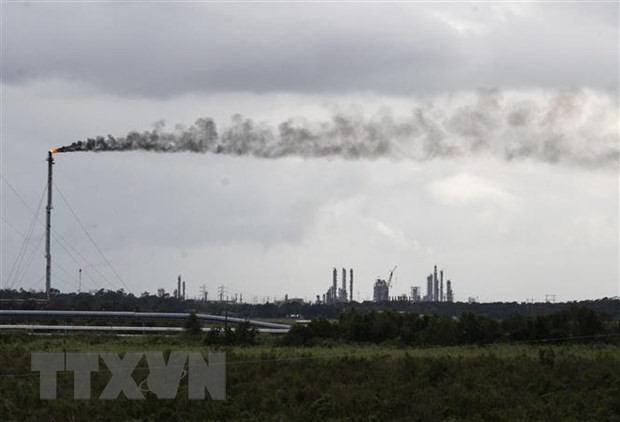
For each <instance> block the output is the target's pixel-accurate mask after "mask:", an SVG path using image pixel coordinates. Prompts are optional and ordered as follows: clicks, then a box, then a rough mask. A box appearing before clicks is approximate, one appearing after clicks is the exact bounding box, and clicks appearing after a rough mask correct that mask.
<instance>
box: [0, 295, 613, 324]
mask: <svg viewBox="0 0 620 422" xmlns="http://www.w3.org/2000/svg"><path fill="white" fill-rule="evenodd" d="M0 299H2V302H0V309H73V310H84V311H90V310H93V311H94V310H107V311H142V312H191V311H194V312H204V313H211V314H216V315H223V314H224V313H228V315H230V316H239V317H243V318H286V317H288V316H289V315H302V316H303V317H305V318H316V317H325V318H331V319H335V318H338V317H339V316H340V314H341V313H342V312H343V311H345V310H350V309H356V310H358V311H360V312H369V311H371V310H375V311H381V310H383V309H386V308H390V309H393V310H394V311H403V312H409V313H417V314H420V315H439V316H457V317H458V316H460V315H461V314H463V313H467V312H469V313H473V314H476V315H485V316H488V317H491V318H506V317H510V316H512V315H523V316H536V315H549V314H551V313H553V312H557V311H561V310H566V309H569V308H570V307H571V306H574V305H579V306H584V307H586V308H588V309H591V310H593V311H594V312H597V313H600V314H605V315H606V316H607V317H608V318H609V319H614V320H620V298H617V297H616V298H603V299H598V300H585V301H579V302H563V303H546V302H539V303H518V302H496V303H464V302H455V303H445V302H444V303H437V302H419V303H414V302H384V303H375V302H363V303H357V302H354V303H343V304H335V305H321V304H310V303H299V302H288V303H284V302H283V303H262V304H250V303H229V302H217V301H212V302H204V301H196V300H179V299H176V298H174V297H169V296H164V297H159V296H155V295H152V294H149V293H148V292H144V293H142V294H141V295H140V296H135V295H133V294H131V293H127V292H125V291H124V290H122V289H121V290H117V291H112V290H105V289H101V290H99V291H97V292H95V293H92V294H91V293H79V294H78V293H60V292H58V291H54V295H53V296H52V300H51V301H50V302H49V303H44V302H40V301H42V300H44V299H45V295H44V294H43V293H42V292H31V291H25V290H6V289H5V290H0ZM37 301H39V302H37Z"/></svg>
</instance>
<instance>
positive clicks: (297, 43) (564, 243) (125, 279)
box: [0, 1, 619, 302]
mask: <svg viewBox="0 0 620 422" xmlns="http://www.w3.org/2000/svg"><path fill="white" fill-rule="evenodd" d="M618 22H619V11H618V3H617V2H607V3H593V2H583V3H574V2H571V3H550V4H546V5H544V4H539V3H476V2H472V3H391V4H380V3H374V4H371V3H359V4H355V3H298V4H278V3H259V4H249V3H235V4H223V3H183V4H178V3H177V4H175V3H173V2H170V3H138V2H133V3H132V2H113V3H96V2H95V3H87V4H79V3H74V2H64V3H63V2H58V3H45V4H41V3H39V4H38V3H37V2H34V1H33V2H23V3H22V2H15V3H8V2H2V85H1V87H2V139H1V140H2V142H1V148H2V149H1V152H2V157H1V159H0V161H1V163H0V164H1V174H2V177H3V179H2V181H1V189H2V191H1V192H2V203H1V209H0V211H1V216H2V221H1V224H2V225H1V227H2V234H1V235H2V237H1V242H2V243H1V245H2V252H1V258H2V261H1V274H2V286H13V287H14V288H15V287H17V288H25V289H31V288H34V289H42V288H43V287H44V284H45V281H44V274H45V262H44V257H43V242H42V239H43V224H41V223H40V222H36V223H35V226H34V229H33V231H32V235H30V236H28V233H29V227H30V225H31V223H32V221H33V216H32V214H31V213H30V211H29V209H28V208H26V206H25V205H24V204H23V203H22V202H21V200H20V198H21V199H23V200H24V201H25V202H26V203H27V205H28V207H29V208H30V209H32V210H34V211H36V210H37V207H38V205H39V201H40V200H41V198H42V195H43V193H44V190H45V184H46V171H47V168H46V163H45V158H46V152H47V150H48V149H49V148H52V147H59V146H62V145H66V144H69V143H71V142H74V141H77V140H81V139H86V138H88V137H93V136H97V135H104V136H105V135H108V134H111V135H113V136H116V137H119V136H124V135H126V134H127V133H128V132H129V131H132V130H138V131H145V130H151V129H152V128H153V124H154V123H155V122H156V121H158V120H160V119H163V120H165V122H166V128H167V130H168V131H177V132H178V131H180V130H181V128H182V127H185V128H187V127H189V126H190V125H192V124H193V123H194V122H195V121H196V120H197V119H198V118H201V117H210V118H212V119H213V120H214V122H215V123H216V125H217V130H218V132H219V133H220V134H224V133H226V131H227V130H229V128H230V127H231V126H232V125H233V124H234V123H233V121H232V120H231V116H233V115H235V114H237V113H240V114H241V115H243V116H244V118H248V119H252V121H253V122H254V123H253V124H254V126H253V127H254V128H259V129H260V130H265V131H267V132H269V133H271V134H273V135H274V136H275V137H277V136H278V133H280V132H279V125H280V123H282V122H284V121H290V122H295V124H297V125H301V126H302V127H304V128H312V129H313V130H314V129H316V130H317V132H316V133H320V134H324V133H328V134H330V135H329V139H327V138H326V139H325V140H320V142H323V141H324V142H325V143H329V142H332V143H334V142H335V143H339V142H344V141H342V139H341V138H347V139H346V142H353V143H357V142H360V143H362V142H365V140H364V139H366V137H367V136H369V135H368V130H370V129H368V130H366V131H361V132H360V131H357V130H358V129H359V128H360V127H362V128H369V127H370V128H371V129H372V130H371V131H372V133H375V131H378V132H377V133H379V134H380V135H378V136H380V137H381V139H383V140H385V141H386V142H394V143H393V144H391V145H392V147H391V148H390V153H389V154H386V155H384V156H380V157H376V158H372V159H348V158H350V157H348V158H347V157H344V158H343V157H342V156H340V155H339V154H335V155H333V156H330V157H327V158H307V157H300V156H296V154H291V155H289V156H287V157H286V158H279V159H263V158H256V157H254V156H252V155H244V156H236V155H227V154H218V155H214V154H210V153H207V154H199V153H170V154H167V153H149V152H140V151H132V152H101V153H93V152H73V153H66V154H57V155H56V156H55V160H56V165H55V166H54V178H55V185H56V186H55V187H56V190H55V191H54V210H53V225H54V227H55V231H56V233H55V236H54V238H53V250H52V254H53V258H54V265H53V281H52V284H53V286H54V287H56V288H58V289H60V290H62V291H72V290H75V289H76V288H77V280H78V269H79V268H83V270H84V277H83V279H82V283H83V289H85V290H86V289H94V288H110V289H115V290H116V289H119V288H125V289H126V290H127V289H128V288H129V289H130V290H131V291H132V292H133V293H134V294H140V293H142V292H143V291H145V290H146V291H150V292H155V291H156V290H157V288H160V287H163V288H165V289H166V290H167V291H171V290H172V289H174V288H175V287H176V286H175V284H176V276H177V275H178V274H182V276H183V278H184V279H185V280H186V282H187V289H188V294H189V295H190V296H194V295H198V293H199V289H200V286H201V285H203V284H204V285H205V286H206V288H207V290H208V292H209V296H210V297H215V295H216V292H217V287H218V286H219V285H221V284H223V285H224V286H226V290H227V292H228V294H229V295H234V294H235V293H242V294H243V297H244V300H245V301H248V302H252V301H254V300H256V301H259V302H261V301H263V298H265V297H267V296H269V297H270V299H271V300H273V297H274V296H277V297H279V298H282V297H283V296H284V294H289V296H291V297H304V298H307V299H314V297H315V295H317V294H323V293H325V291H326V290H327V288H328V287H329V285H330V283H331V272H332V268H333V267H338V268H339V269H340V268H342V267H346V268H353V269H354V270H355V288H354V297H355V298H356V299H358V298H359V299H360V300H363V299H366V298H371V297H372V284H373V282H374V280H375V279H376V278H377V277H382V278H385V277H386V276H387V274H388V270H389V269H390V268H391V267H393V266H394V265H398V269H397V271H396V273H395V277H396V283H395V288H394V290H393V294H401V293H404V292H408V291H409V287H410V286H422V287H423V290H424V293H425V287H426V284H425V277H426V275H427V274H428V273H430V272H431V271H432V266H433V265H434V264H435V263H436V264H437V265H438V266H439V267H440V268H443V269H444V271H445V275H446V277H447V278H449V279H451V280H452V281H453V287H454V291H455V295H456V298H457V300H467V298H468V297H470V296H471V297H478V298H479V300H481V301H493V300H504V301H513V300H516V301H524V300H526V299H528V298H534V299H535V300H543V299H544V295H545V294H555V295H556V297H557V300H577V299H593V298H600V297H611V296H617V295H619V258H618V256H619V226H618V211H619V210H618V208H619V206H618V204H619V186H618V177H619V172H618V122H619V120H618V94H619V93H618V89H619V88H618V86H619V85H618V78H619V76H618V75H619V68H618V62H619V57H618V50H619V42H618ZM289 119H290V120H289ZM343 121H345V122H353V123H354V124H353V126H351V127H352V128H353V129H351V131H350V132H345V131H343V127H344V126H343V124H342V122H343ZM394 122H395V123H394ZM347 124H348V123H347ZM177 125H181V126H177ZM345 126H346V125H345ZM347 127H349V126H347ZM386 127H389V128H390V130H387V129H386ZM317 128H322V129H320V130H319V129H317ZM325 128H327V129H325ZM377 128H378V129H377ZM403 128H405V129H406V130H405V129H403ZM322 136H323V135H321V138H322ZM358 138H360V139H358ZM362 138H364V139H362ZM396 138H398V140H397V141H394V139H396ZM420 142H422V143H423V146H424V147H423V148H422V149H421V151H422V153H419V151H418V152H416V151H417V150H416V148H417V147H416V146H417V145H420ZM455 151H456V152H455ZM12 188H13V189H15V190H16V191H17V193H18V194H19V197H18V195H16V194H15V192H13V190H12ZM65 199H66V202H65ZM67 203H68V205H67ZM74 214H75V215H77V217H78V219H79V222H78V221H76V218H74ZM39 217H40V218H41V220H43V218H44V206H43V207H41V208H40V210H39ZM83 228H84V229H85V230H83ZM85 231H86V232H87V233H88V235H87V234H85ZM88 236H90V237H91V238H92V239H94V241H95V243H96V244H97V247H98V248H99V249H100V250H101V251H102V252H103V255H104V256H105V258H104V257H102V256H101V254H100V253H99V252H98V251H97V249H96V248H95V247H94V246H93V244H92V243H91V241H90V239H89V237H88ZM25 238H28V240H29V243H26V246H27V247H25V249H24V250H23V251H22V252H20V251H21V249H22V245H23V244H24V243H25V242H24V239H25ZM37 248H39V249H37ZM22 255H23V259H21V260H20V259H19V257H20V256H22ZM106 260H108V261H109V263H110V264H111V266H112V267H113V269H114V271H116V274H115V272H114V271H113V270H112V269H111V268H110V266H109V265H108V264H107V263H106Z"/></svg>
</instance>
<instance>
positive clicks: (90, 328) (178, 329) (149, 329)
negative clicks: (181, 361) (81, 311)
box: [0, 324, 288, 334]
mask: <svg viewBox="0 0 620 422" xmlns="http://www.w3.org/2000/svg"><path fill="white" fill-rule="evenodd" d="M0 330H25V331H109V332H149V333H152V332H157V333H160V332H175V333H178V332H183V331H185V328H183V327H125V326H122V325H119V326H109V325H45V324H6V325H0ZM211 330H212V328H210V327H204V328H202V331H204V332H207V331H211ZM232 330H233V331H234V330H235V328H234V327H233V328H232ZM257 330H258V331H259V332H261V333H271V334H286V333H287V332H288V330H284V329H276V328H258V329H257Z"/></svg>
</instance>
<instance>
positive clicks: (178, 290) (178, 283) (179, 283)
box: [176, 275, 181, 299]
mask: <svg viewBox="0 0 620 422" xmlns="http://www.w3.org/2000/svg"><path fill="white" fill-rule="evenodd" d="M176 298H177V299H180V298H181V275H179V277H178V278H177V294H176Z"/></svg>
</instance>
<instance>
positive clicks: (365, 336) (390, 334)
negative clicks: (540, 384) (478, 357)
mask: <svg viewBox="0 0 620 422" xmlns="http://www.w3.org/2000/svg"><path fill="white" fill-rule="evenodd" d="M325 340H335V341H344V342H363V343H383V342H386V341H397V342H400V343H402V344H406V345H416V346H436V345H439V346H452V345H469V344H489V343H499V342H536V341H549V342H566V341H572V342H575V341H577V342H593V341H608V342H616V343H618V342H620V324H618V323H617V322H615V321H613V322H609V321H605V318H603V317H601V316H600V315H598V314H597V313H595V312H594V311H592V310H591V309H588V308H586V307H583V306H572V307H571V308H569V309H567V310H563V311H559V312H555V313H553V314H550V315H546V316H543V315H539V316H536V317H527V316H521V315H513V316H510V317H507V318H504V319H502V320H496V319H493V318H489V317H487V316H482V315H474V314H472V313H464V314H462V315H461V316H460V317H459V318H454V317H447V316H437V315H432V316H429V315H423V316H421V315H418V314H414V313H400V312H395V311H393V310H386V311H383V312H375V311H371V312H366V313H363V312H359V311H357V310H355V309H352V310H349V311H345V312H343V313H342V314H341V315H340V318H339V320H338V321H337V322H330V321H329V320H327V319H325V318H317V319H313V320H312V321H311V322H310V323H309V324H308V325H306V326H304V325H298V324H295V325H293V326H292V327H291V330H290V331H289V332H288V333H287V334H286V336H284V338H283V339H282V344H284V345H295V346H310V345H313V344H316V343H320V342H321V341H325Z"/></svg>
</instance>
